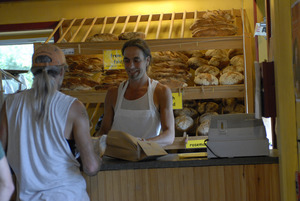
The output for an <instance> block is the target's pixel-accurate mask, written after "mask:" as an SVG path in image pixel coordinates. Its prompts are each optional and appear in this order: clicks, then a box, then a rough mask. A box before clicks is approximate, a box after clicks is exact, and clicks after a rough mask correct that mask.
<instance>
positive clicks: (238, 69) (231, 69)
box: [221, 66, 244, 74]
mask: <svg viewBox="0 0 300 201" xmlns="http://www.w3.org/2000/svg"><path fill="white" fill-rule="evenodd" d="M228 72H239V73H241V74H244V66H227V67H225V68H223V69H222V71H221V74H224V73H228Z"/></svg>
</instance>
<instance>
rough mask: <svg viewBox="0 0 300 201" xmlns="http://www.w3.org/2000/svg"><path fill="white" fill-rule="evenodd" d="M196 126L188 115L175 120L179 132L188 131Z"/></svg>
mask: <svg viewBox="0 0 300 201" xmlns="http://www.w3.org/2000/svg"><path fill="white" fill-rule="evenodd" d="M193 125H194V120H193V118H192V117H190V116H187V115H181V116H178V117H176V118H175V128H176V129H177V130H179V131H183V132H185V131H188V130H189V129H191V128H192V127H193Z"/></svg>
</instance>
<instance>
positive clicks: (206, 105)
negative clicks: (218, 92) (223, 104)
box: [197, 102, 219, 114]
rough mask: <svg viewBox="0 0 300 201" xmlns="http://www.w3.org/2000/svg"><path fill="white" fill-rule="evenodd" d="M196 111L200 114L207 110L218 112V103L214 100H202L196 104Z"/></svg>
mask: <svg viewBox="0 0 300 201" xmlns="http://www.w3.org/2000/svg"><path fill="white" fill-rule="evenodd" d="M197 111H198V112H199V113H200V114H203V113H207V112H218V111H219V104H218V103H215V102H203V103H200V104H199V105H198V108H197Z"/></svg>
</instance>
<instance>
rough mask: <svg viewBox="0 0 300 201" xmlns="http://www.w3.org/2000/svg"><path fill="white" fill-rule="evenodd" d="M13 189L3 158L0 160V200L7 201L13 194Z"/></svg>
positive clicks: (7, 167) (9, 173)
mask: <svg viewBox="0 0 300 201" xmlns="http://www.w3.org/2000/svg"><path fill="white" fill-rule="evenodd" d="M14 190H15V187H14V184H13V181H12V177H11V172H10V169H9V166H8V163H7V160H6V157H5V156H4V157H3V158H2V159H0V200H1V201H8V200H9V199H10V197H11V195H12V193H13V192H14Z"/></svg>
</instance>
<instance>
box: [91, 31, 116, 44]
mask: <svg viewBox="0 0 300 201" xmlns="http://www.w3.org/2000/svg"><path fill="white" fill-rule="evenodd" d="M116 40H119V38H118V36H116V35H114V34H110V33H102V34H95V35H93V36H90V37H88V38H87V39H86V41H85V42H97V41H116Z"/></svg>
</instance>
